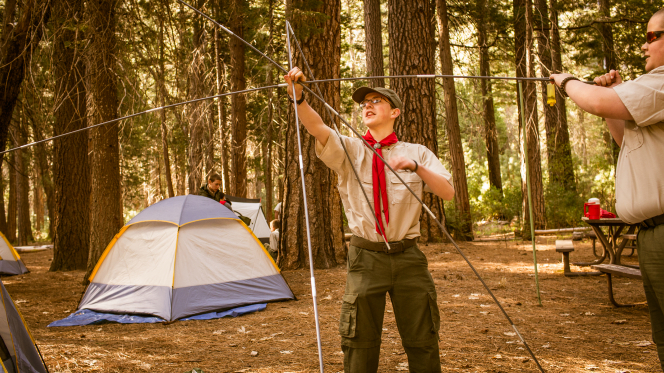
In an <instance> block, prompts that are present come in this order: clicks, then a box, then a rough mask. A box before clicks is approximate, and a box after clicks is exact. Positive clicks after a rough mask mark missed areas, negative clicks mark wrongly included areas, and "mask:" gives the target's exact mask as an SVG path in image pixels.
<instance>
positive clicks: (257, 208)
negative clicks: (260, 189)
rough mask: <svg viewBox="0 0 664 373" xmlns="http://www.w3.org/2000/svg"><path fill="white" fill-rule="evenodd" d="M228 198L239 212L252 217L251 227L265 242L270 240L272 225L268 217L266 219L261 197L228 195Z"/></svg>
mask: <svg viewBox="0 0 664 373" xmlns="http://www.w3.org/2000/svg"><path fill="white" fill-rule="evenodd" d="M226 200H227V201H230V202H231V203H232V208H233V210H234V211H235V212H239V213H240V214H242V215H244V216H246V217H248V218H249V219H251V224H249V228H251V230H252V231H253V232H254V234H255V235H256V237H258V239H259V240H260V241H261V242H262V243H263V244H266V243H269V242H270V225H269V224H268V223H267V219H265V214H264V213H263V207H262V206H261V200H260V198H256V199H251V198H241V197H233V196H228V195H227V196H226Z"/></svg>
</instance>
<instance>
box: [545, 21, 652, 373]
mask: <svg viewBox="0 0 664 373" xmlns="http://www.w3.org/2000/svg"><path fill="white" fill-rule="evenodd" d="M641 50H642V51H643V52H644V55H645V57H646V72H647V74H645V75H642V76H640V77H639V78H637V79H634V80H631V81H627V82H623V81H622V78H621V77H620V74H619V73H618V72H616V71H614V70H611V72H609V73H608V74H606V75H603V76H601V77H598V78H595V83H596V84H597V86H592V85H588V84H584V83H581V82H579V81H578V79H576V78H575V77H573V76H572V75H570V74H555V75H551V79H552V80H554V81H555V83H556V84H557V85H558V86H559V87H561V89H562V90H563V91H566V92H567V94H568V95H569V97H570V98H571V99H572V100H573V101H574V102H575V103H576V104H577V105H579V107H581V109H583V110H585V111H587V112H589V113H591V114H595V115H598V116H600V117H602V118H605V119H606V125H607V127H608V128H609V131H610V132H611V135H612V136H613V138H614V139H615V140H616V143H618V145H620V155H619V157H618V167H617V172H616V211H617V212H618V216H619V217H620V219H622V220H623V221H625V222H627V223H630V224H637V223H639V224H640V225H641V227H640V230H639V234H638V236H637V240H636V242H637V247H638V253H639V265H640V267H641V274H642V276H643V287H644V289H645V293H646V300H647V301H648V308H649V310H650V322H651V325H652V333H653V340H654V341H655V343H656V344H657V352H658V354H659V360H660V363H661V365H662V369H664V363H662V362H663V361H664V9H662V10H660V11H658V12H657V13H655V14H654V15H653V16H652V17H651V18H650V22H648V31H647V35H646V43H645V44H643V46H642V47H641Z"/></svg>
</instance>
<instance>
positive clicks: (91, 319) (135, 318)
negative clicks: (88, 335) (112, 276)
mask: <svg viewBox="0 0 664 373" xmlns="http://www.w3.org/2000/svg"><path fill="white" fill-rule="evenodd" d="M265 308H267V303H258V304H250V305H248V306H242V307H235V308H231V309H230V310H226V311H221V312H208V313H204V314H200V315H194V316H189V317H185V318H182V319H180V320H181V321H187V320H211V319H219V318H222V317H227V316H229V317H238V316H242V315H244V314H247V313H252V312H257V311H262V310H264V309H265ZM165 321H166V320H164V319H162V318H161V317H156V316H142V315H131V314H125V315H118V314H115V313H103V312H95V311H91V310H87V309H86V310H80V311H76V312H74V313H72V314H71V315H69V316H67V317H65V318H64V319H62V320H57V321H53V322H52V323H50V324H49V325H48V326H49V327H53V326H79V325H96V324H106V323H114V322H115V323H120V324H141V323H149V324H152V323H158V322H165Z"/></svg>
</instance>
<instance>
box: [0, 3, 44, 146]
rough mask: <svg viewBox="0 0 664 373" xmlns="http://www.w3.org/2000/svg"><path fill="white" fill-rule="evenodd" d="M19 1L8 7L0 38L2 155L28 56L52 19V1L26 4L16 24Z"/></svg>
mask: <svg viewBox="0 0 664 373" xmlns="http://www.w3.org/2000/svg"><path fill="white" fill-rule="evenodd" d="M15 13H16V0H9V1H7V2H6V3H5V13H4V18H3V23H2V35H1V36H0V39H1V40H0V41H1V44H0V151H4V150H5V146H6V144H7V136H8V133H9V126H10V124H11V120H12V115H13V113H14V107H15V106H16V101H17V98H18V95H19V93H20V91H21V84H22V82H23V78H24V77H25V61H26V54H27V53H30V52H31V51H32V50H33V48H28V45H29V44H31V43H33V44H34V45H37V44H38V43H39V41H40V40H41V38H42V34H43V30H44V27H40V25H44V24H46V23H47V22H48V19H49V17H50V15H51V1H50V0H46V1H44V0H27V1H25V2H24V3H23V10H22V12H21V18H20V19H19V20H16V19H15V17H16V14H15Z"/></svg>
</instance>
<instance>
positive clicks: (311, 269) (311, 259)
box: [286, 21, 325, 373]
mask: <svg viewBox="0 0 664 373" xmlns="http://www.w3.org/2000/svg"><path fill="white" fill-rule="evenodd" d="M289 29H290V23H289V22H288V21H286V48H287V52H288V67H289V69H293V55H292V53H291V41H290V37H291V34H290V30H289ZM293 96H295V88H293ZM294 98H295V100H294V101H297V97H294ZM293 108H294V110H295V132H297V150H298V153H299V163H300V179H302V197H303V199H304V219H305V222H306V225H307V246H308V249H309V272H311V298H312V300H313V302H314V319H315V320H316V341H317V343H318V364H319V365H320V372H321V373H323V372H324V370H325V368H324V365H323V348H322V344H321V338H320V322H319V319H318V300H317V298H316V276H315V275H314V257H313V250H312V249H311V229H310V228H309V206H308V205H307V187H306V183H305V181H304V162H303V161H302V140H301V139H300V118H299V116H298V114H297V102H296V103H295V104H294V105H293Z"/></svg>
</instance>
